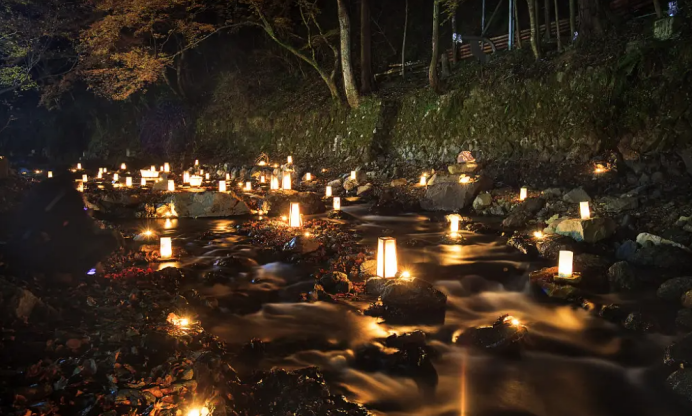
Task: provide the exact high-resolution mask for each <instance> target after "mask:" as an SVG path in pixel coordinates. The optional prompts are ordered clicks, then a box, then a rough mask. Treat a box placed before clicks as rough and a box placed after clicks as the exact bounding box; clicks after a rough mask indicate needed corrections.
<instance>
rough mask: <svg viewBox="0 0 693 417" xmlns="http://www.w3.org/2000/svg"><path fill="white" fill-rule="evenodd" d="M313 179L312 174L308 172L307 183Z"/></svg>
mask: <svg viewBox="0 0 693 417" xmlns="http://www.w3.org/2000/svg"><path fill="white" fill-rule="evenodd" d="M312 179H313V176H312V175H310V172H306V181H310V180H312Z"/></svg>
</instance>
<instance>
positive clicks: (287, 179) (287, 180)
mask: <svg viewBox="0 0 693 417" xmlns="http://www.w3.org/2000/svg"><path fill="white" fill-rule="evenodd" d="M282 189H284V190H290V189H291V175H290V174H284V178H283V179H282Z"/></svg>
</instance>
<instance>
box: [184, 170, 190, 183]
mask: <svg viewBox="0 0 693 417" xmlns="http://www.w3.org/2000/svg"><path fill="white" fill-rule="evenodd" d="M183 184H190V173H189V172H188V171H185V172H183Z"/></svg>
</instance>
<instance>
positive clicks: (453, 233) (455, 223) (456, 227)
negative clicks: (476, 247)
mask: <svg viewBox="0 0 693 417" xmlns="http://www.w3.org/2000/svg"><path fill="white" fill-rule="evenodd" d="M447 218H448V220H449V221H450V237H457V232H459V231H460V220H462V216H460V215H459V214H449V215H448V216H447Z"/></svg>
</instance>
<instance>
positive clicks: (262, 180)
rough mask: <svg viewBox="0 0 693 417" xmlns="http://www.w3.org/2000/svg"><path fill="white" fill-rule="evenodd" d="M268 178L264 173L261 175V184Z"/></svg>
mask: <svg viewBox="0 0 693 417" xmlns="http://www.w3.org/2000/svg"><path fill="white" fill-rule="evenodd" d="M265 181H267V179H266V178H265V176H264V175H260V184H264V183H265Z"/></svg>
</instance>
